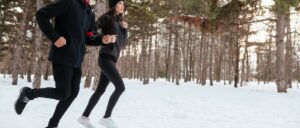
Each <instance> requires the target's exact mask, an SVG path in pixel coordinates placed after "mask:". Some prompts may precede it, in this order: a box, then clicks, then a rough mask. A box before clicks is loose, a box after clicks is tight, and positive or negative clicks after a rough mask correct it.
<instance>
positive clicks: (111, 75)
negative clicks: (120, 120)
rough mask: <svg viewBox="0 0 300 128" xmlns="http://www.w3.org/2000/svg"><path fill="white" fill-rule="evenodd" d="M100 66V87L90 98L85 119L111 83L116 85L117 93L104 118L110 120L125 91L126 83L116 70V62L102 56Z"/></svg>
mask: <svg viewBox="0 0 300 128" xmlns="http://www.w3.org/2000/svg"><path fill="white" fill-rule="evenodd" d="M99 66H100V68H101V74H100V80H99V83H98V87H97V90H96V91H95V92H94V94H93V95H92V97H91V98H90V101H89V103H88V105H87V107H86V109H85V111H84V113H83V116H84V117H89V115H90V113H91V111H92V110H93V108H94V107H95V105H96V104H97V103H98V101H99V99H100V97H101V96H102V94H103V93H104V92H105V90H106V88H107V86H108V84H109V82H110V81H111V82H112V83H113V84H114V86H115V91H114V92H113V94H112V95H111V97H110V99H109V102H108V105H107V108H106V112H105V115H104V118H108V117H110V116H111V114H112V111H113V109H114V107H115V105H116V104H117V102H118V99H119V97H120V96H121V94H122V93H123V92H124V91H125V86H124V82H123V80H122V77H121V75H120V73H119V72H118V70H117V68H116V62H115V61H113V59H111V58H110V57H105V56H102V55H100V57H99Z"/></svg>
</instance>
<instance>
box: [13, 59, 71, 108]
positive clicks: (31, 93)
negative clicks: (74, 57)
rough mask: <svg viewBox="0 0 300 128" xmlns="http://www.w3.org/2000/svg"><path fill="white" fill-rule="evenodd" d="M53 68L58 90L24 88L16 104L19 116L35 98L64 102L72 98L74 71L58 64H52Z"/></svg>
mask: <svg viewBox="0 0 300 128" xmlns="http://www.w3.org/2000/svg"><path fill="white" fill-rule="evenodd" d="M52 67H53V76H54V80H55V87H56V88H42V89H30V88H28V87H24V88H22V89H21V92H20V95H19V97H18V99H17V102H16V104H15V110H16V112H17V113H18V114H22V112H23V110H24V108H25V106H26V104H27V102H28V101H30V100H33V99H34V98H38V97H44V98H50V99H56V100H64V99H67V98H68V97H70V95H71V81H72V76H73V74H74V71H73V70H74V69H73V68H71V67H67V66H64V65H61V64H56V63H52Z"/></svg>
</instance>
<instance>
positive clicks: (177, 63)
mask: <svg viewBox="0 0 300 128" xmlns="http://www.w3.org/2000/svg"><path fill="white" fill-rule="evenodd" d="M173 65H174V67H173V70H174V72H173V73H174V75H175V82H176V85H179V80H180V74H179V72H180V50H179V32H178V30H177V31H175V42H174V60H173Z"/></svg>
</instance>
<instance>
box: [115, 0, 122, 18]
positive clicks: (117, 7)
mask: <svg viewBox="0 0 300 128" xmlns="http://www.w3.org/2000/svg"><path fill="white" fill-rule="evenodd" d="M115 11H116V14H117V15H119V14H121V13H124V2H123V1H120V2H118V3H117V4H116V7H115Z"/></svg>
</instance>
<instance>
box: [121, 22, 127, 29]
mask: <svg viewBox="0 0 300 128" xmlns="http://www.w3.org/2000/svg"><path fill="white" fill-rule="evenodd" d="M121 24H122V26H123V28H125V29H127V28H128V23H127V22H126V21H122V22H121Z"/></svg>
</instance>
